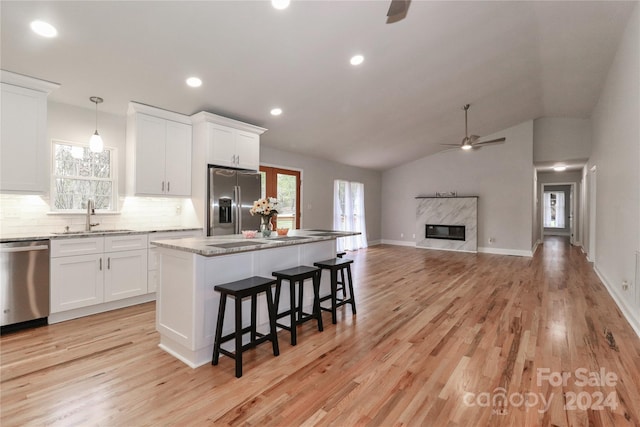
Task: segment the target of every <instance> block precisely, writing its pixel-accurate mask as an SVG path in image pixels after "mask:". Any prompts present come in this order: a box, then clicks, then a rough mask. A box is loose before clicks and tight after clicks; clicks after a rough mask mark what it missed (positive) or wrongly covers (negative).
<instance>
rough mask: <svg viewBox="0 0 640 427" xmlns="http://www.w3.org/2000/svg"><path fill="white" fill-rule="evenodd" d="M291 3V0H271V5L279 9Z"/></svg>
mask: <svg viewBox="0 0 640 427" xmlns="http://www.w3.org/2000/svg"><path fill="white" fill-rule="evenodd" d="M290 3H291V0H271V6H273V7H274V8H275V9H278V10H283V9H286V8H288V7H289V4H290Z"/></svg>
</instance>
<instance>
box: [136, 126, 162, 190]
mask: <svg viewBox="0 0 640 427" xmlns="http://www.w3.org/2000/svg"><path fill="white" fill-rule="evenodd" d="M165 122H166V120H164V119H159V118H157V117H151V116H147V115H146V114H137V115H136V127H137V130H136V136H137V138H136V171H135V174H136V193H139V194H157V195H163V194H164V192H165V183H164V180H165V179H164V175H165V174H164V172H165V140H166V124H165Z"/></svg>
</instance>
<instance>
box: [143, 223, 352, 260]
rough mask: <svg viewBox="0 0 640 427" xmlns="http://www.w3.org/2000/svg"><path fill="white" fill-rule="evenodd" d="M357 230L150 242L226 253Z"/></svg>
mask: <svg viewBox="0 0 640 427" xmlns="http://www.w3.org/2000/svg"><path fill="white" fill-rule="evenodd" d="M358 234H360V233H359V232H350V231H335V230H291V231H289V233H288V234H287V235H286V236H278V235H277V234H276V233H275V232H273V233H272V234H271V236H270V237H256V238H251V239H249V238H245V237H244V236H243V235H242V234H232V235H224V236H209V237H189V238H184V239H173V240H151V242H150V243H151V244H152V245H155V246H158V247H161V248H167V249H175V250H178V251H183V252H191V253H194V254H197V255H202V256H205V257H213V256H219V255H228V254H232V253H238V252H249V251H258V250H263V249H271V248H275V247H280V246H290V245H301V244H304V243H313V242H320V241H323V240H333V239H337V238H339V237H348V236H355V235H358Z"/></svg>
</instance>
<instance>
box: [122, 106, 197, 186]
mask: <svg viewBox="0 0 640 427" xmlns="http://www.w3.org/2000/svg"><path fill="white" fill-rule="evenodd" d="M191 142H192V141H191V124H190V119H189V117H187V116H183V115H181V114H177V113H173V112H170V111H165V110H160V109H157V108H154V107H149V106H145V105H142V104H137V103H133V102H131V103H129V113H128V117H127V190H128V193H129V194H135V195H154V196H181V197H185V196H186V197H188V196H190V195H191Z"/></svg>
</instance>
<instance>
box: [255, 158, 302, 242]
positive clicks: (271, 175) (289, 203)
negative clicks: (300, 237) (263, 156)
mask: <svg viewBox="0 0 640 427" xmlns="http://www.w3.org/2000/svg"><path fill="white" fill-rule="evenodd" d="M260 172H261V173H262V176H263V179H264V183H263V192H264V194H263V197H265V196H266V197H275V198H277V199H278V202H279V203H280V208H279V210H278V215H277V216H276V218H275V224H274V227H276V228H289V229H299V228H300V217H301V216H302V209H301V207H300V206H301V205H300V190H301V180H300V171H295V170H289V169H282V168H275V167H267V166H261V167H260Z"/></svg>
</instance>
